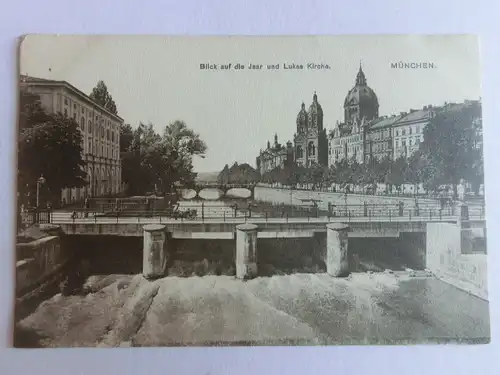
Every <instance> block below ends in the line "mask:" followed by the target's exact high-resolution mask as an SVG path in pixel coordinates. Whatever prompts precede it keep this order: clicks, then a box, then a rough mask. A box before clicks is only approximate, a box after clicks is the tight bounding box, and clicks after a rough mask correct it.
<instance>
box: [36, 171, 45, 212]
mask: <svg viewBox="0 0 500 375" xmlns="http://www.w3.org/2000/svg"><path fill="white" fill-rule="evenodd" d="M44 183H45V177H43V174H42V175H41V176H40V177H39V178H38V180H36V208H38V207H40V186H42V185H43V184H44Z"/></svg>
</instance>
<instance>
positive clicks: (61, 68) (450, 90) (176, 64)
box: [20, 35, 481, 172]
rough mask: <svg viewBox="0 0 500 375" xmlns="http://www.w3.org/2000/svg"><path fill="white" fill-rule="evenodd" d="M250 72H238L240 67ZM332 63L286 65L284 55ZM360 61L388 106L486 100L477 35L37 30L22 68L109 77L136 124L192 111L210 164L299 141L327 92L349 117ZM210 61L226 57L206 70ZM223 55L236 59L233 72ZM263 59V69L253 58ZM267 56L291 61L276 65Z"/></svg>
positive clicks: (328, 118) (127, 117) (190, 119)
mask: <svg viewBox="0 0 500 375" xmlns="http://www.w3.org/2000/svg"><path fill="white" fill-rule="evenodd" d="M398 62H408V63H412V62H415V63H419V62H422V63H424V62H427V63H433V64H434V66H435V67H434V68H433V69H404V68H403V69H395V68H392V67H391V63H398ZM238 63H240V64H242V65H244V66H245V69H243V70H239V69H234V67H235V65H236V64H238ZM308 63H317V64H328V65H329V66H330V69H322V70H307V69H304V70H295V69H287V70H285V69H283V64H289V65H291V64H302V65H304V67H305V65H306V64H308ZM360 63H361V64H362V67H363V71H364V72H365V75H366V78H367V83H368V86H370V87H371V88H372V89H373V90H374V91H375V93H376V94H377V96H378V101H379V105H380V107H379V114H380V115H391V114H396V113H399V112H402V111H409V110H410V109H418V108H422V107H423V106H424V105H429V104H432V105H442V104H443V103H444V102H461V101H464V100H465V99H479V98H480V96H481V89H480V62H479V45H478V42H477V39H476V38H475V37H473V36H465V35H464V36H337V37H327V36H324V37H317V36H314V37H313V36H309V37H292V36H283V37H162V36H55V35H53V36H48V35H46V36H43V35H36V36H35V35H30V36H27V37H25V39H24V40H23V42H22V44H21V48H20V73H21V74H28V75H31V76H35V77H40V78H48V79H56V80H65V81H67V82H69V83H71V84H72V85H73V86H75V87H77V88H78V89H80V90H81V91H83V92H85V93H90V92H91V91H92V88H93V87H94V86H95V85H96V83H97V81H99V80H103V81H104V82H105V83H106V85H107V86H108V89H109V91H110V93H111V95H112V96H113V99H114V100H115V102H116V105H117V109H118V114H119V116H121V117H122V118H123V119H124V121H125V123H129V124H131V125H132V127H136V126H137V125H138V124H139V122H143V123H152V124H154V126H155V128H156V130H157V131H158V132H160V133H161V132H162V129H163V128H164V127H165V126H166V125H168V124H169V123H171V122H173V121H175V120H182V121H184V122H186V124H187V125H188V126H189V127H190V128H192V129H193V130H194V131H196V132H197V133H199V134H200V137H201V138H202V139H203V140H204V141H205V142H206V143H207V146H208V151H207V154H206V157H205V158H204V159H202V158H199V157H195V159H194V166H195V170H196V171H198V172H214V171H219V170H221V169H222V168H223V167H224V165H225V164H229V165H231V164H233V163H234V162H235V161H236V162H238V163H245V162H246V163H249V164H251V165H255V158H256V157H257V155H258V153H259V150H260V149H263V148H265V146H266V143H267V141H268V140H270V141H271V142H272V141H273V137H274V134H275V133H277V134H278V137H279V141H280V142H281V143H285V142H286V141H288V140H293V134H294V132H295V130H296V125H295V123H296V117H297V113H298V112H299V110H300V107H301V103H302V101H304V103H305V104H306V107H309V105H310V104H311V102H312V97H313V94H314V92H315V91H316V93H317V95H318V101H319V103H320V104H321V106H322V108H323V113H324V120H323V122H324V126H325V127H326V128H327V129H330V128H332V127H333V126H334V125H335V123H336V122H337V121H342V120H343V103H344V98H345V96H346V95H347V92H348V91H349V89H351V88H352V87H353V86H354V82H355V78H356V74H357V72H358V70H359V66H360ZM200 64H217V65H218V66H219V69H217V70H201V69H200ZM221 64H231V69H230V70H221V69H220V65H221ZM249 64H255V65H259V64H262V65H263V68H262V69H260V70H249V69H248V65H249ZM267 64H279V65H280V68H279V69H278V70H268V69H267Z"/></svg>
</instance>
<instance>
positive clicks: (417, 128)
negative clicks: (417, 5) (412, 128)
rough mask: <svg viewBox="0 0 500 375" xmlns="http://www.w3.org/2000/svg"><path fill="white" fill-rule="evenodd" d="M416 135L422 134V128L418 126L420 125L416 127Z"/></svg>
mask: <svg viewBox="0 0 500 375" xmlns="http://www.w3.org/2000/svg"><path fill="white" fill-rule="evenodd" d="M416 133H417V134H418V133H420V126H418V125H417V127H416Z"/></svg>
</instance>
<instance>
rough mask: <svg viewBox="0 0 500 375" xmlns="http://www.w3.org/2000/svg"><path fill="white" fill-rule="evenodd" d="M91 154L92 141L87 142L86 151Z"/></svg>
mask: <svg viewBox="0 0 500 375" xmlns="http://www.w3.org/2000/svg"><path fill="white" fill-rule="evenodd" d="M90 152H92V141H89V148H88V149H87V153H90Z"/></svg>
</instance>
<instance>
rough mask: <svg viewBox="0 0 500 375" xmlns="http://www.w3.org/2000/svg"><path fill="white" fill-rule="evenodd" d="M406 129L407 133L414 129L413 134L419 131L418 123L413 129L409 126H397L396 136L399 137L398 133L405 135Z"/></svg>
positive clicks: (411, 132)
mask: <svg viewBox="0 0 500 375" xmlns="http://www.w3.org/2000/svg"><path fill="white" fill-rule="evenodd" d="M407 130H408V134H413V132H414V131H415V134H418V133H420V125H417V126H415V129H413V127H411V126H409V127H408V128H399V129H396V137H399V135H400V134H401V135H406V131H407Z"/></svg>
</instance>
